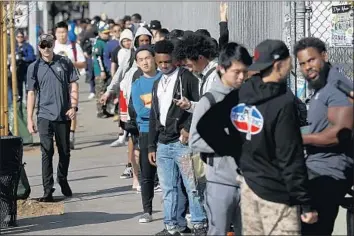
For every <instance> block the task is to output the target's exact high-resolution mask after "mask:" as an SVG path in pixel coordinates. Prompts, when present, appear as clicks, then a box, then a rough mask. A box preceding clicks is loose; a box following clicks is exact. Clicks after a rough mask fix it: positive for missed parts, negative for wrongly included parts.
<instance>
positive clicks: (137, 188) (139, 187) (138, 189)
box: [136, 185, 141, 193]
mask: <svg viewBox="0 0 354 236" xmlns="http://www.w3.org/2000/svg"><path fill="white" fill-rule="evenodd" d="M136 193H141V186H140V185H139V186H138V187H136Z"/></svg>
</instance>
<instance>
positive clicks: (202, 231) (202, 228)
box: [192, 224, 208, 236]
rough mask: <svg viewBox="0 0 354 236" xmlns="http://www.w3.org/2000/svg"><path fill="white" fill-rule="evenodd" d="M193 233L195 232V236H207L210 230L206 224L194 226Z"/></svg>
mask: <svg viewBox="0 0 354 236" xmlns="http://www.w3.org/2000/svg"><path fill="white" fill-rule="evenodd" d="M192 232H193V235H201V236H206V235H207V233H208V228H207V226H206V225H204V224H200V225H194V226H193V230H192Z"/></svg>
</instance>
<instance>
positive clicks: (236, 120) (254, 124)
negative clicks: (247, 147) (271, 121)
mask: <svg viewBox="0 0 354 236" xmlns="http://www.w3.org/2000/svg"><path fill="white" fill-rule="evenodd" d="M230 118H231V121H232V124H233V125H234V126H235V128H236V129H237V130H238V131H240V132H242V133H246V134H247V135H246V139H247V140H251V136H252V135H255V134H258V133H260V132H261V131H262V129H263V123H264V119H263V116H262V114H261V113H260V111H259V110H258V109H257V108H256V107H255V106H246V104H244V103H241V104H238V105H237V106H235V107H233V108H232V109H231V114H230Z"/></svg>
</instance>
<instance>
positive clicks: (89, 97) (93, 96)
mask: <svg viewBox="0 0 354 236" xmlns="http://www.w3.org/2000/svg"><path fill="white" fill-rule="evenodd" d="M95 97H96V95H95V93H90V95H89V96H88V97H87V98H88V99H89V100H91V99H94V98H95Z"/></svg>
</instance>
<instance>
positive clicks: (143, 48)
mask: <svg viewBox="0 0 354 236" xmlns="http://www.w3.org/2000/svg"><path fill="white" fill-rule="evenodd" d="M141 51H149V52H150V53H151V54H152V55H153V56H155V51H154V50H153V48H152V47H151V45H143V46H141V47H138V49H137V50H136V51H135V60H136V56H137V55H138V53H139V52H141Z"/></svg>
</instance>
